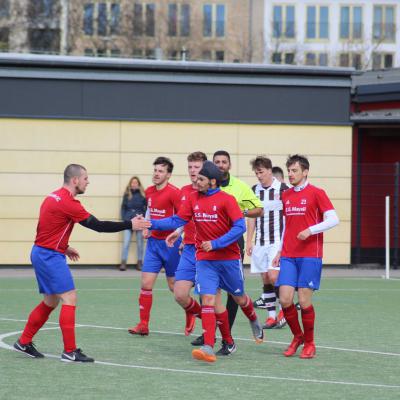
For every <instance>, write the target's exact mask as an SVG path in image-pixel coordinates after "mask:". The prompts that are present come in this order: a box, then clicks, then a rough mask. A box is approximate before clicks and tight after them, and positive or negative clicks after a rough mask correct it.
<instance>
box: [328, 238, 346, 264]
mask: <svg viewBox="0 0 400 400" xmlns="http://www.w3.org/2000/svg"><path fill="white" fill-rule="evenodd" d="M323 263H324V264H350V247H349V243H326V244H325V246H324V258H323Z"/></svg>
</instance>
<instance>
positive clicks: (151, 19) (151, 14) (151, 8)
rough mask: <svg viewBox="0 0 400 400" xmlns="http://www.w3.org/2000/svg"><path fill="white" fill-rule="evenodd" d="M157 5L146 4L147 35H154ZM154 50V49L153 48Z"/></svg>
mask: <svg viewBox="0 0 400 400" xmlns="http://www.w3.org/2000/svg"><path fill="white" fill-rule="evenodd" d="M155 8H156V7H155V5H154V4H146V17H145V32H146V36H154V32H155ZM153 51H154V50H153Z"/></svg>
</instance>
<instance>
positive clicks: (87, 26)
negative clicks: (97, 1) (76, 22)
mask: <svg viewBox="0 0 400 400" xmlns="http://www.w3.org/2000/svg"><path fill="white" fill-rule="evenodd" d="M93 11H94V5H93V3H90V4H85V5H84V6H83V32H84V33H85V35H89V36H92V35H93Z"/></svg>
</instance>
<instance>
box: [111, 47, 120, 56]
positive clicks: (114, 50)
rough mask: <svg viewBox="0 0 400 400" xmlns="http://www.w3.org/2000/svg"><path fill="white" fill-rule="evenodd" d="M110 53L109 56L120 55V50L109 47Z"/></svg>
mask: <svg viewBox="0 0 400 400" xmlns="http://www.w3.org/2000/svg"><path fill="white" fill-rule="evenodd" d="M110 55H111V57H121V50H120V49H111V51H110Z"/></svg>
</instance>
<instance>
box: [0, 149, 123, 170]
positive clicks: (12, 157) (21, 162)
mask: <svg viewBox="0 0 400 400" xmlns="http://www.w3.org/2000/svg"><path fill="white" fill-rule="evenodd" d="M68 164H81V165H83V166H84V167H85V168H86V169H87V171H88V173H89V174H119V172H120V165H119V164H120V155H119V153H112V152H102V153H99V152H71V151H70V152H64V151H57V152H54V151H38V150H29V151H28V150H19V151H0V172H13V173H24V172H29V173H31V174H32V173H55V174H59V175H60V176H62V174H63V172H64V169H65V167H66V166H67V165H68Z"/></svg>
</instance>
